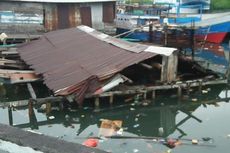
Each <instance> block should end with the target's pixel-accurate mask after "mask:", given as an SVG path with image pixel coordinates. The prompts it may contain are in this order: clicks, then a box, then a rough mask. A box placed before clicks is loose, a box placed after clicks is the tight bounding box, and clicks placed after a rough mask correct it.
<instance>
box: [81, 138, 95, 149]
mask: <svg viewBox="0 0 230 153" xmlns="http://www.w3.org/2000/svg"><path fill="white" fill-rule="evenodd" d="M83 145H84V146H87V147H97V145H98V140H97V139H87V140H86V141H84V142H83Z"/></svg>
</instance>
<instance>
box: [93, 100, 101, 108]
mask: <svg viewBox="0 0 230 153" xmlns="http://www.w3.org/2000/svg"><path fill="white" fill-rule="evenodd" d="M94 104H95V108H96V109H98V108H99V107H100V99H99V97H96V98H95V102H94Z"/></svg>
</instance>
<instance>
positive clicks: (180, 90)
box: [177, 86, 182, 101]
mask: <svg viewBox="0 0 230 153" xmlns="http://www.w3.org/2000/svg"><path fill="white" fill-rule="evenodd" d="M177 96H178V100H179V101H180V100H181V97H182V89H181V86H178V88H177Z"/></svg>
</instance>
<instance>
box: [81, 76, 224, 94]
mask: <svg viewBox="0 0 230 153" xmlns="http://www.w3.org/2000/svg"><path fill="white" fill-rule="evenodd" d="M188 82H189V83H190V87H198V86H199V85H200V82H202V85H203V86H206V85H217V84H227V79H217V80H213V81H205V80H202V79H198V80H190V81H185V82H178V83H175V84H173V85H171V84H169V85H161V86H148V87H147V86H143V85H141V86H130V87H128V88H127V89H126V90H124V91H123V90H120V91H110V92H104V93H102V94H99V95H97V96H99V97H108V96H110V95H111V94H113V95H129V94H138V93H143V91H153V90H168V89H176V88H178V87H179V86H180V87H181V88H186V87H187V85H188ZM95 96H96V95H91V94H87V95H86V96H85V98H90V97H95Z"/></svg>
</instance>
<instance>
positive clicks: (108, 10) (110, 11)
mask: <svg viewBox="0 0 230 153" xmlns="http://www.w3.org/2000/svg"><path fill="white" fill-rule="evenodd" d="M114 18H115V2H106V3H103V22H106V23H112V22H113V20H114Z"/></svg>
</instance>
